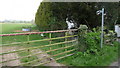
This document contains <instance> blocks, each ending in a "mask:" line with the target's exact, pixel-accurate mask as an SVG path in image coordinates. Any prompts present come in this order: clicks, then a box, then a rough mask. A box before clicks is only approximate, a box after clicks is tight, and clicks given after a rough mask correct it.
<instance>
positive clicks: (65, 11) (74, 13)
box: [35, 2, 118, 30]
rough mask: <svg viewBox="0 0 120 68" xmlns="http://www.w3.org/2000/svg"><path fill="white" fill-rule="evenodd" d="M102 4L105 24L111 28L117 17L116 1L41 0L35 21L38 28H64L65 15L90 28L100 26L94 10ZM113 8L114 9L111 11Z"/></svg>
mask: <svg viewBox="0 0 120 68" xmlns="http://www.w3.org/2000/svg"><path fill="white" fill-rule="evenodd" d="M103 6H104V8H105V9H106V12H107V15H106V19H105V24H106V25H108V24H109V23H111V24H109V26H108V27H110V28H113V24H114V21H115V20H116V18H117V12H118V11H117V9H118V5H117V3H116V2H115V3H97V2H42V3H41V4H40V6H39V9H38V11H37V13H36V18H35V23H36V24H37V26H38V27H39V29H40V30H59V29H66V28H67V24H66V22H65V21H66V17H68V16H69V17H70V18H71V19H73V20H74V21H75V22H76V23H77V24H78V27H79V25H80V24H85V25H87V26H88V27H89V29H92V28H94V27H97V26H101V16H97V15H96V11H97V10H99V9H101V8H102V7H103ZM113 10H114V11H113Z"/></svg>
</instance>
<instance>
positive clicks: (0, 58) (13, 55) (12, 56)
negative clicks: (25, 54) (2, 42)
mask: <svg viewBox="0 0 120 68" xmlns="http://www.w3.org/2000/svg"><path fill="white" fill-rule="evenodd" d="M17 49H18V47H11V46H7V47H2V48H1V50H0V53H4V52H8V51H13V50H17ZM15 58H18V54H17V53H10V54H5V55H2V56H0V61H7V60H10V59H15ZM18 64H20V61H19V60H14V61H10V62H5V63H3V64H0V67H1V66H17V65H18Z"/></svg>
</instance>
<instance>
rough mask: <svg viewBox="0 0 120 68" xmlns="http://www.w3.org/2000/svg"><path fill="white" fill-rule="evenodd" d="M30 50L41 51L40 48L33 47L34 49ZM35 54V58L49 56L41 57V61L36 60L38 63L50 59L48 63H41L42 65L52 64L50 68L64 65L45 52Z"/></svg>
mask: <svg viewBox="0 0 120 68" xmlns="http://www.w3.org/2000/svg"><path fill="white" fill-rule="evenodd" d="M31 52H32V53H42V52H43V51H42V50H40V49H34V50H32V51H31ZM36 56H37V58H39V59H42V58H45V57H49V58H45V59H43V60H41V61H39V62H38V64H40V63H45V62H48V61H50V62H49V63H46V64H43V66H51V67H52V66H53V67H52V68H54V66H65V65H63V64H60V63H57V62H56V61H55V59H54V58H52V57H50V55H49V54H47V53H42V54H38V55H36Z"/></svg>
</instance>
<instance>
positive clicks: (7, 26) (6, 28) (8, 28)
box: [0, 23, 32, 34]
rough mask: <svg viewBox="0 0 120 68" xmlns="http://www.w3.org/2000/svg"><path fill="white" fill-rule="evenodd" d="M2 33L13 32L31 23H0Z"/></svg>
mask: <svg viewBox="0 0 120 68" xmlns="http://www.w3.org/2000/svg"><path fill="white" fill-rule="evenodd" d="M0 26H1V28H0V29H1V30H0V32H1V33H2V34H5V33H13V32H14V31H15V30H21V29H22V27H23V26H32V24H31V23H0Z"/></svg>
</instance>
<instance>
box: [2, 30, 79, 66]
mask: <svg viewBox="0 0 120 68" xmlns="http://www.w3.org/2000/svg"><path fill="white" fill-rule="evenodd" d="M69 31H72V32H74V31H77V29H71V30H58V31H45V32H29V33H14V34H0V36H1V37H2V43H1V45H0V48H2V51H0V60H2V61H0V66H29V65H32V66H40V65H44V64H47V63H50V62H51V61H48V60H47V61H44V60H46V59H48V58H53V59H54V60H55V61H57V60H60V59H63V58H65V57H68V56H70V55H73V54H74V51H76V49H75V46H76V45H77V43H76V42H77V39H68V38H74V37H76V36H78V35H68V32H69ZM57 33H62V34H63V35H62V36H60V37H53V36H52V34H53V35H56V34H57ZM40 34H46V36H47V37H44V38H43V37H41V36H40ZM31 37H32V38H35V39H31ZM60 39H62V40H60ZM17 40H19V41H17ZM56 40H57V41H56ZM16 41H17V42H16ZM61 41H62V42H61ZM75 43H76V44H75ZM40 54H41V55H40ZM46 54H47V55H46ZM43 55H46V56H44V57H42V56H43ZM40 56H41V57H40ZM18 61H19V62H18ZM41 61H42V62H41Z"/></svg>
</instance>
